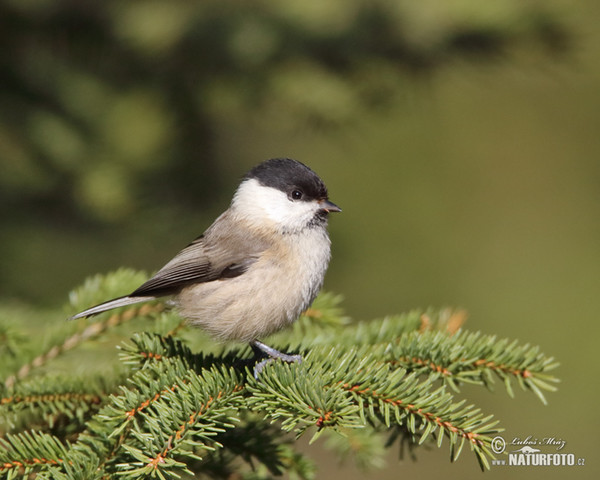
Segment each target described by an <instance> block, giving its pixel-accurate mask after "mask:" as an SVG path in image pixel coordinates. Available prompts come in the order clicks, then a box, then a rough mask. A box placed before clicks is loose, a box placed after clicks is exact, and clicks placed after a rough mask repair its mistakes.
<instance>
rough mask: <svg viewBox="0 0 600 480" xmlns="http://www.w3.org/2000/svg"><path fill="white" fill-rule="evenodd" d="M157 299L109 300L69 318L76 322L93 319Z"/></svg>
mask: <svg viewBox="0 0 600 480" xmlns="http://www.w3.org/2000/svg"><path fill="white" fill-rule="evenodd" d="M155 299H156V297H152V296H150V297H119V298H115V299H114V300H109V301H108V302H104V303H101V304H100V305H96V306H95V307H91V308H88V309H87V310H84V311H83V312H79V313H78V314H77V315H73V316H72V317H69V318H68V320H76V319H77V318H84V317H91V316H92V315H97V314H99V313H102V312H106V311H107V310H112V309H113V308H118V307H125V306H127V305H133V304H135V303H141V302H148V301H150V300H155Z"/></svg>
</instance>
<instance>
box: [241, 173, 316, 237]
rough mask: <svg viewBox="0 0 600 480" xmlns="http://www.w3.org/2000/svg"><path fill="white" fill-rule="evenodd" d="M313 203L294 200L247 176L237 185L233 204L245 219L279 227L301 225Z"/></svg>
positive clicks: (290, 228)
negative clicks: (269, 223) (266, 222)
mask: <svg viewBox="0 0 600 480" xmlns="http://www.w3.org/2000/svg"><path fill="white" fill-rule="evenodd" d="M313 203H314V202H302V201H297V202H293V201H291V200H290V199H289V198H288V197H287V195H286V194H285V193H284V192H282V191H281V190H277V189H276V188H271V187H265V186H263V185H261V184H260V183H258V181H256V180H255V179H250V180H246V181H245V182H243V183H242V184H241V185H240V187H239V188H238V191H237V192H236V194H235V196H234V200H233V204H232V206H233V207H234V209H235V210H236V211H237V212H238V213H239V214H240V216H242V217H243V218H246V219H248V220H254V221H255V222H259V223H260V222H263V221H269V222H273V223H275V224H276V225H277V226H279V227H280V228H282V229H286V230H296V229H301V228H303V227H304V226H305V225H306V224H307V223H308V222H309V221H310V219H311V218H312V217H313V216H314V213H315V205H314V204H313Z"/></svg>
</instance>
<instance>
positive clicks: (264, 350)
mask: <svg viewBox="0 0 600 480" xmlns="http://www.w3.org/2000/svg"><path fill="white" fill-rule="evenodd" d="M250 347H252V350H253V351H254V355H256V357H257V358H262V360H261V361H260V362H258V363H257V364H256V365H255V366H254V378H256V379H258V376H259V375H260V372H262V370H263V368H265V365H267V364H268V363H271V362H272V361H273V360H277V359H279V360H282V361H284V362H288V363H301V362H302V356H301V355H289V354H287V353H283V352H280V351H279V350H275V349H274V348H273V347H269V346H268V345H265V344H264V343H262V342H259V341H258V340H252V341H251V342H250Z"/></svg>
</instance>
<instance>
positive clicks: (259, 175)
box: [244, 158, 327, 200]
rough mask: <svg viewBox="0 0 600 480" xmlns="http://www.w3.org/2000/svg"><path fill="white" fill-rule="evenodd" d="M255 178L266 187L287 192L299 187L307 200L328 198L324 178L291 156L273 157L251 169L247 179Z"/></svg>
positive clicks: (246, 176)
mask: <svg viewBox="0 0 600 480" xmlns="http://www.w3.org/2000/svg"><path fill="white" fill-rule="evenodd" d="M251 178H254V179H256V180H257V181H258V182H259V183H260V184H261V185H264V186H265V187H272V188H277V189H278V190H281V191H282V192H285V193H287V194H288V195H289V194H290V193H291V192H292V191H293V190H294V189H299V190H301V191H302V192H303V194H304V199H305V200H313V199H316V200H323V199H327V187H326V186H325V184H324V183H323V180H321V179H320V178H319V176H318V175H317V174H316V173H315V172H313V171H312V170H311V169H310V168H308V167H307V166H306V165H304V164H303V163H301V162H299V161H297V160H293V159H291V158H272V159H271V160H267V161H265V162H262V163H261V164H259V165H257V166H256V167H254V168H253V169H252V170H250V171H249V172H248V173H247V174H246V175H245V177H244V179H245V180H248V179H251Z"/></svg>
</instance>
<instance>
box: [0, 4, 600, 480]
mask: <svg viewBox="0 0 600 480" xmlns="http://www.w3.org/2000/svg"><path fill="white" fill-rule="evenodd" d="M599 15H600V4H598V2H595V1H592V0H587V1H582V2H577V3H573V2H568V1H567V0H553V1H546V2H541V1H528V2H520V1H505V0H503V1H497V2H477V1H474V0H473V1H469V0H456V1H451V2H436V1H433V0H427V1H423V2H409V1H401V0H398V1H391V0H390V1H385V0H377V1H372V2H369V1H367V0H345V1H341V0H327V1H317V0H304V1H299V0H293V1H287V2H277V1H275V0H272V1H269V0H263V1H252V2H238V1H226V2H223V1H203V2H189V1H171V2H152V1H137V2H118V1H104V2H93V1H79V2H76V1H67V0H4V1H2V2H0V42H1V45H2V48H1V49H0V85H1V88H0V219H1V220H0V221H1V229H0V251H1V252H2V254H1V255H0V302H2V303H3V304H4V305H16V306H18V305H29V306H32V307H34V308H56V309H57V311H59V310H58V309H59V308H60V307H61V305H63V304H64V303H65V302H66V299H67V294H68V291H69V290H70V289H71V288H73V287H75V286H76V285H79V284H80V283H81V282H82V281H83V279H84V278H85V277H86V276H88V275H91V274H94V273H96V272H107V271H110V270H113V269H116V268H117V267H119V266H131V267H134V268H140V269H146V270H148V271H152V270H154V269H157V268H158V267H160V266H162V265H163V263H164V262H165V261H167V260H168V259H170V258H171V256H172V255H173V254H174V253H176V252H177V251H178V250H179V249H180V248H181V247H183V246H185V245H186V244H187V243H188V242H189V241H190V240H191V239H192V238H194V237H195V236H197V235H198V234H200V233H202V231H203V230H204V229H205V228H206V227H207V226H208V225H209V223H210V222H211V221H212V219H213V218H214V217H215V216H216V215H217V214H218V213H220V212H221V211H222V210H223V209H225V208H226V207H227V204H228V202H229V200H230V198H231V194H232V193H233V190H234V188H235V186H236V185H237V183H238V181H239V178H240V177H241V175H242V174H243V173H244V172H245V171H246V170H247V169H248V168H249V167H251V166H252V165H254V164H256V163H258V162H259V161H261V160H264V159H266V158H271V157H276V156H290V157H293V158H297V159H299V160H301V161H303V162H305V163H307V164H308V165H310V166H311V167H312V168H313V169H314V170H316V171H317V172H318V173H319V174H320V175H321V176H322V177H323V178H324V180H325V181H326V183H327V185H328V187H329V190H330V196H331V199H332V200H333V201H335V202H336V203H338V204H339V205H340V206H342V208H343V210H344V211H343V213H342V214H340V215H336V216H335V217H333V218H332V220H331V235H332V241H333V260H332V263H331V267H330V270H329V273H328V277H327V281H326V289H327V290H331V291H334V292H337V293H342V294H343V295H344V296H345V299H346V300H345V307H346V310H347V312H348V314H349V315H350V316H352V317H354V318H357V319H368V318H374V317H380V316H383V315H386V314H391V313H398V312H402V311H406V310H409V309H412V308H418V307H427V306H430V305H432V306H446V305H449V306H457V307H462V308H465V309H467V310H468V312H469V320H468V323H467V325H466V326H467V328H469V329H472V330H482V331H483V332H485V333H495V334H497V335H499V336H500V337H510V338H516V339H518V340H520V341H521V342H530V343H532V344H534V345H536V344H539V345H540V346H541V347H542V351H544V352H545V353H547V354H550V355H554V356H555V357H556V358H557V359H558V360H559V361H560V362H561V367H560V369H559V370H558V371H556V374H557V375H558V376H559V377H560V378H561V379H562V382H561V384H560V386H559V391H558V393H556V394H549V395H548V399H549V405H548V406H543V405H542V404H540V402H539V401H538V400H537V399H536V398H534V396H533V395H529V394H525V393H524V392H522V391H517V393H516V398H515V399H510V398H509V397H508V395H507V394H506V393H505V391H504V390H503V388H502V387H500V386H499V387H498V391H497V392H495V393H493V394H492V393H488V392H480V391H479V389H472V390H471V389H468V388H467V389H466V390H465V392H466V394H467V395H468V396H469V398H471V399H472V400H473V401H475V402H477V403H478V405H480V406H481V407H482V409H483V410H484V411H486V412H494V413H495V414H496V416H497V417H498V418H499V419H500V420H501V422H502V425H503V426H504V427H505V428H506V434H505V437H506V438H507V439H512V438H513V437H521V438H525V437H527V436H529V435H531V436H532V437H534V438H543V437H556V438H560V439H563V440H565V441H566V446H565V448H564V450H563V452H567V453H574V454H575V455H576V456H577V457H584V458H586V460H587V464H586V466H585V467H572V468H568V469H567V468H566V467H562V468H558V467H546V468H543V467H538V468H537V469H536V468H527V467H492V470H491V471H490V472H487V473H486V474H485V475H486V477H490V478H541V477H542V475H543V476H544V477H545V478H564V477H565V476H567V475H568V476H569V478H598V474H599V473H600V469H599V468H598V466H597V464H596V465H595V464H594V461H593V458H594V455H595V453H596V452H597V450H598V449H599V447H600V441H599V439H598V437H597V435H596V431H597V427H598V426H599V424H600V415H599V414H598V407H597V402H596V399H597V398H598V395H599V394H600V388H599V387H598V385H599V382H598V380H597V378H596V377H595V376H593V375H594V373H595V370H593V368H594V367H593V365H594V363H593V361H594V360H593V358H595V357H594V354H595V347H596V345H597V343H598V338H599V337H598V334H599V328H598V321H597V318H596V317H597V315H598V312H599V311H600V295H599V292H598V286H599V277H600V275H599V272H600V248H599V245H600V221H599V214H600V162H599V161H598V157H599V155H600V134H599V131H598V130H599V128H598V127H599V126H600V30H599V29H598V28H597V25H598V21H597V19H598V18H600V17H599ZM124 293H125V292H124ZM56 321H57V322H61V321H63V315H62V313H57V320H56ZM306 450H307V451H308V452H309V453H310V454H311V456H313V457H315V456H316V457H318V458H319V467H320V474H319V478H327V476H328V477H329V478H373V479H375V478H399V477H407V478H412V477H415V476H417V477H419V478H432V477H433V476H434V475H439V474H443V475H445V476H447V477H449V478H459V477H464V476H466V475H469V476H472V475H475V474H478V473H477V472H478V467H477V466H476V462H475V460H474V459H473V458H471V457H470V456H469V455H468V454H466V453H463V455H462V456H461V458H460V459H459V461H458V462H457V464H454V465H450V464H449V461H448V453H447V450H446V449H445V448H442V449H440V450H438V449H432V450H429V451H426V450H424V449H419V450H418V451H417V461H416V462H413V461H412V460H410V459H408V458H405V459H404V460H402V461H398V460H397V458H396V457H397V452H390V457H389V461H388V465H387V468H386V469H385V470H383V471H377V472H367V473H364V472H360V471H358V470H356V469H355V468H354V467H353V466H352V464H351V463H348V464H345V465H343V466H340V465H339V464H338V463H337V461H335V460H332V459H330V458H328V457H326V456H322V457H319V455H321V449H320V448H319V447H318V446H317V447H315V446H314V445H313V446H310V447H309V446H306Z"/></svg>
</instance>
